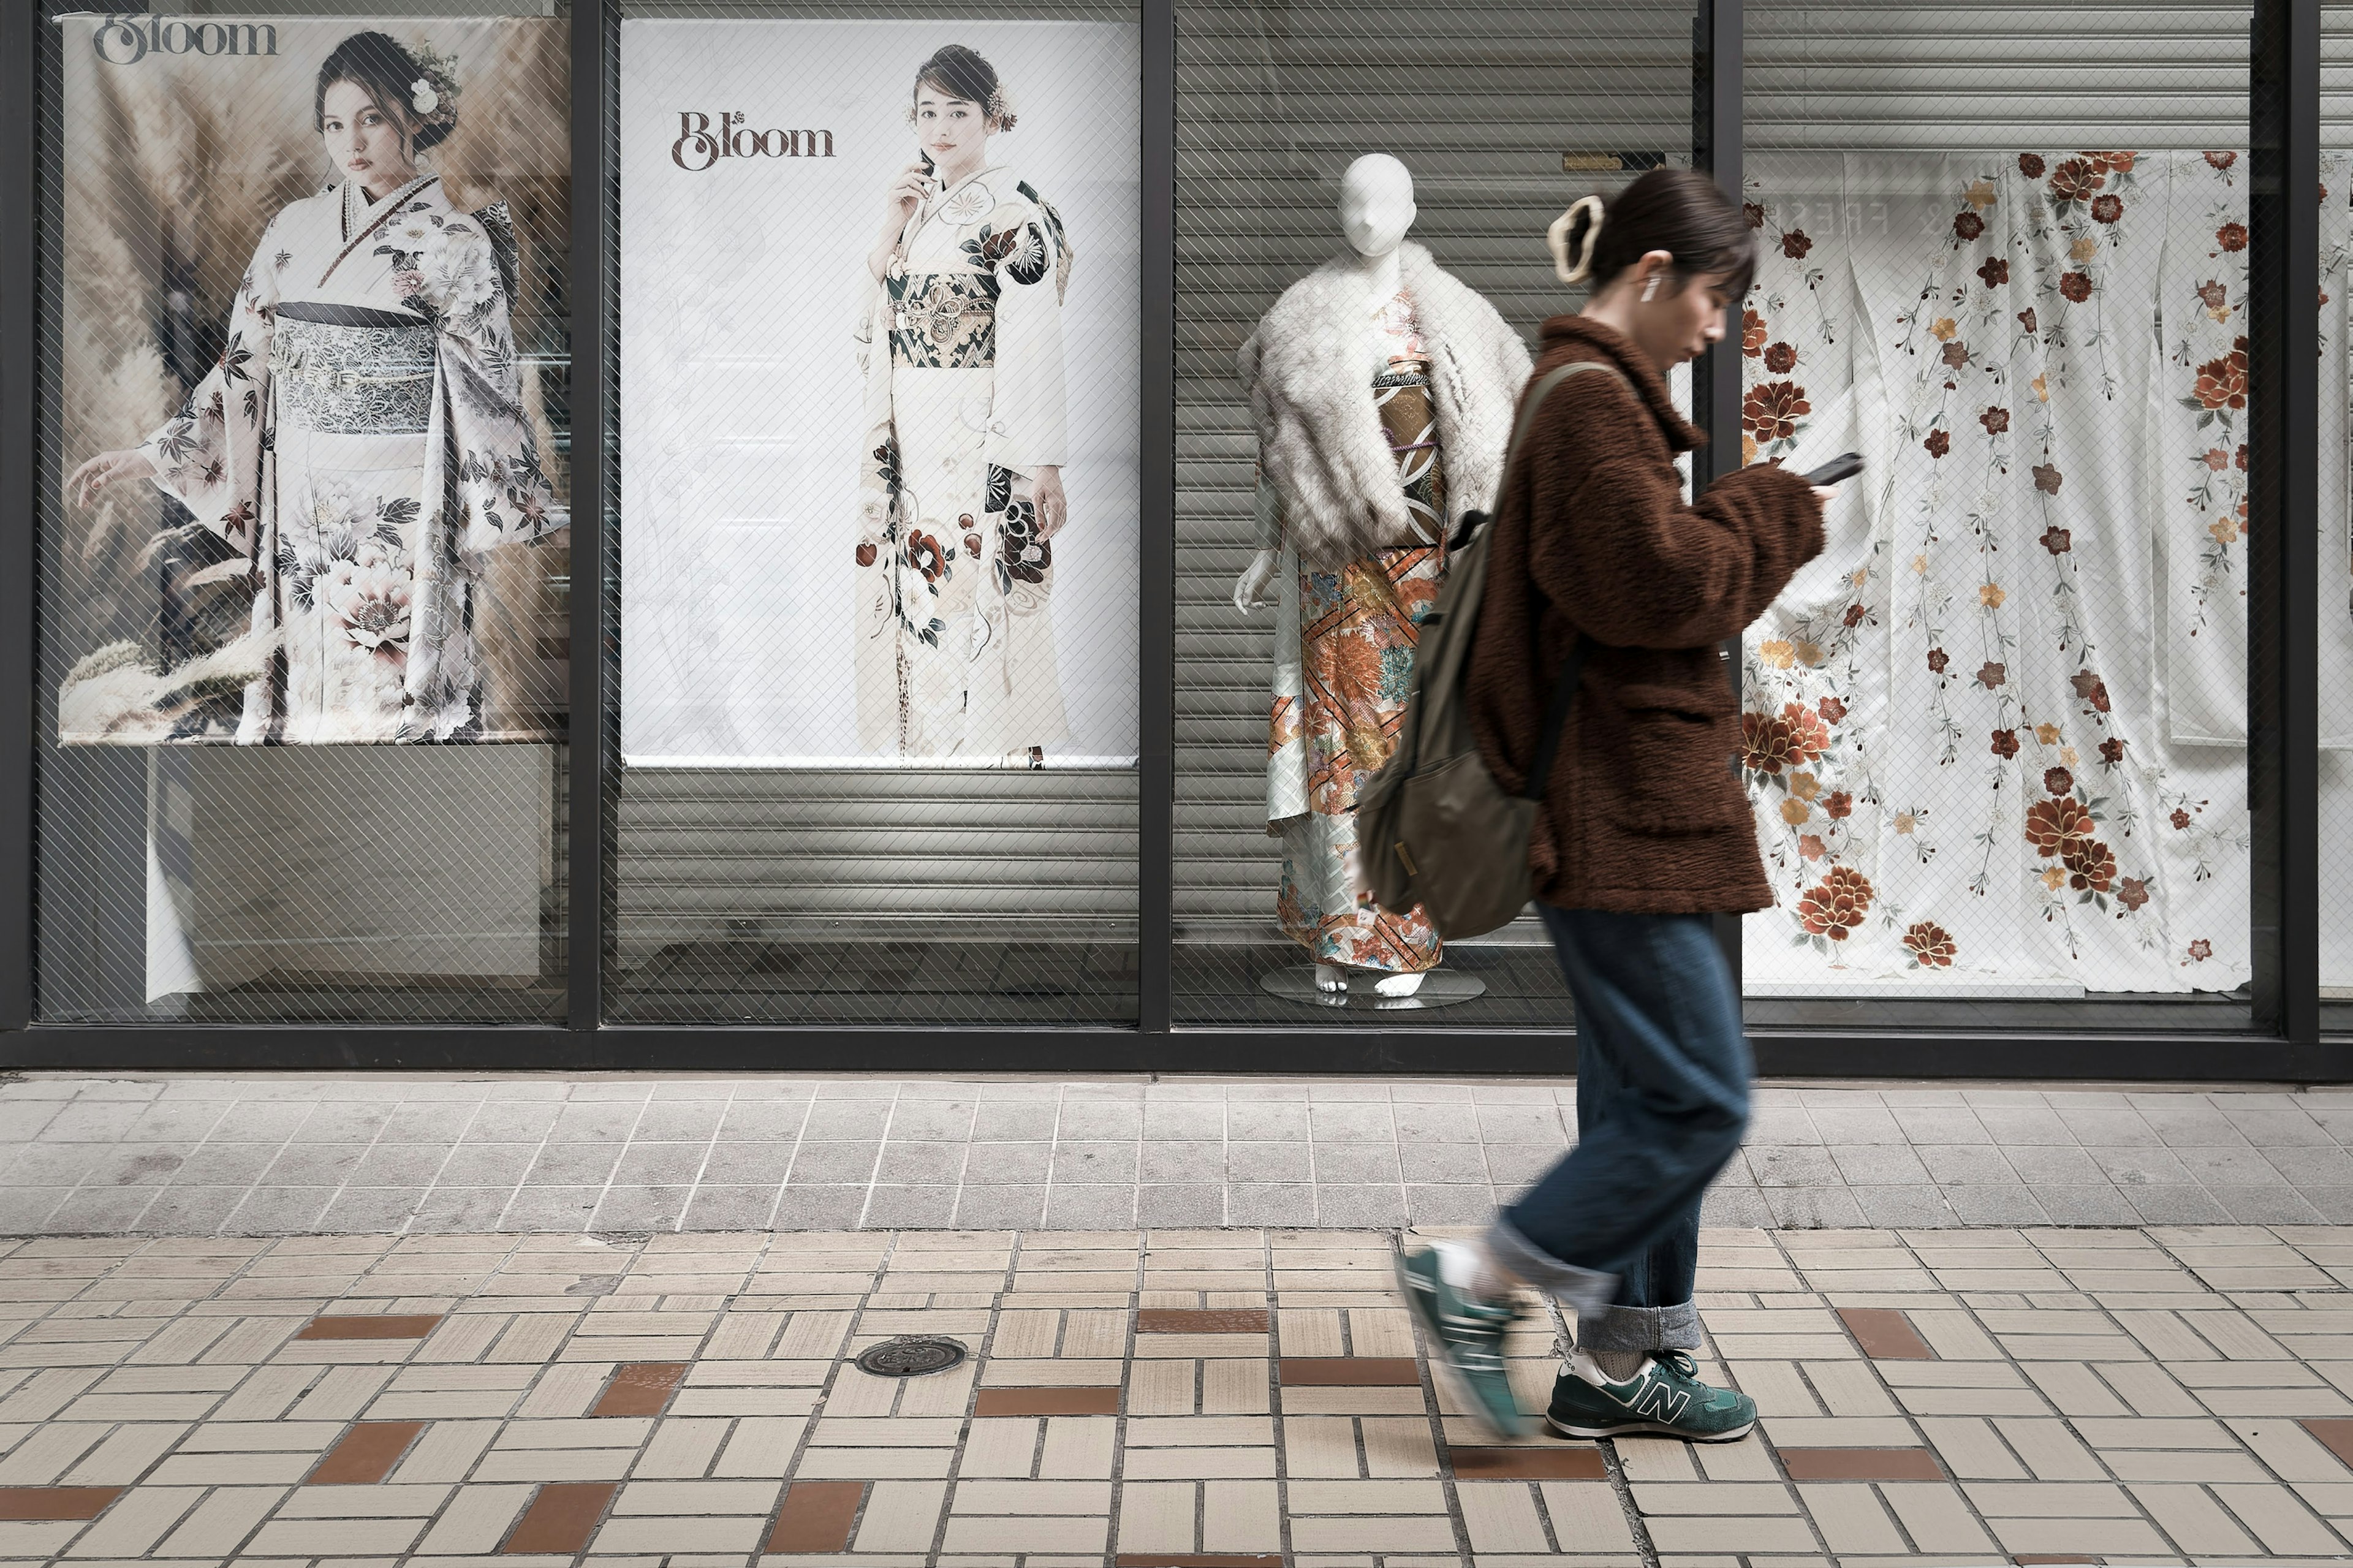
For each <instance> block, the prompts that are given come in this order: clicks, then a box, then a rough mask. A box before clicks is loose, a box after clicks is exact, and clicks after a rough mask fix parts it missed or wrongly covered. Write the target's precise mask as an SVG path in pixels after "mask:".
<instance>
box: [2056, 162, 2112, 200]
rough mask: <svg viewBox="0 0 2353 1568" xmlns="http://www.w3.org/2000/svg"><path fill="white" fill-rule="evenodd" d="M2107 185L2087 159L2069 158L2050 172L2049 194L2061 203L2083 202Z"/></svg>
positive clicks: (2102, 175)
mask: <svg viewBox="0 0 2353 1568" xmlns="http://www.w3.org/2000/svg"><path fill="white" fill-rule="evenodd" d="M2107 183H2108V177H2107V176H2106V175H2105V174H2102V173H2100V171H2099V168H2098V166H2097V165H2095V164H2094V163H2093V162H2092V161H2091V160H2090V159H2089V158H2070V159H2068V160H2067V161H2066V162H2065V163H2062V164H2060V165H2059V166H2058V167H2057V168H2055V169H2053V170H2052V171H2051V194H2052V195H2054V196H2056V197H2058V198H2059V199H2060V200H2061V201H2063V202H2084V201H2089V200H2091V199H2092V193H2094V191H2096V190H2098V189H2099V188H2100V187H2101V186H2102V185H2105V184H2107Z"/></svg>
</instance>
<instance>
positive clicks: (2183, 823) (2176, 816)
mask: <svg viewBox="0 0 2353 1568" xmlns="http://www.w3.org/2000/svg"><path fill="white" fill-rule="evenodd" d="M2171 820H2172V823H2173V826H2174V828H2175V829H2176V831H2185V830H2187V829H2188V828H2189V812H2188V810H2186V809H2185V808H2183V807H2181V806H2178V805H2177V806H2175V807H2174V808H2173V816H2172V819H2171Z"/></svg>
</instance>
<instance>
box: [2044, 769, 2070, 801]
mask: <svg viewBox="0 0 2353 1568" xmlns="http://www.w3.org/2000/svg"><path fill="white" fill-rule="evenodd" d="M2042 787H2043V788H2044V789H2046V790H2049V791H2050V792H2051V793H2052V795H2065V794H2066V793H2067V792H2068V791H2069V790H2072V789H2073V788H2074V787H2075V775H2074V774H2073V773H2069V772H2068V771H2067V770H2066V769H2065V768H2045V769H2043V770H2042Z"/></svg>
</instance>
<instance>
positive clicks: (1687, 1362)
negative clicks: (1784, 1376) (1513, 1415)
mask: <svg viewBox="0 0 2353 1568" xmlns="http://www.w3.org/2000/svg"><path fill="white" fill-rule="evenodd" d="M1698 1373H1699V1363H1697V1362H1695V1361H1694V1360H1692V1358H1691V1352H1688V1351H1662V1352H1659V1353H1658V1354H1657V1355H1656V1356H1655V1357H1653V1358H1652V1359H1651V1361H1650V1362H1649V1363H1646V1364H1645V1365H1644V1366H1643V1368H1642V1370H1641V1371H1640V1372H1638V1373H1635V1374H1634V1375H1633V1376H1631V1377H1630V1378H1628V1379H1627V1380H1626V1381H1625V1382H1623V1383H1612V1382H1610V1381H1609V1376H1608V1374H1606V1373H1603V1372H1602V1370H1601V1368H1600V1367H1599V1366H1598V1365H1596V1364H1595V1363H1594V1360H1593V1357H1592V1356H1591V1355H1589V1354H1588V1353H1587V1352H1584V1351H1582V1350H1580V1351H1578V1352H1576V1353H1575V1354H1574V1355H1572V1356H1570V1357H1569V1360H1568V1365H1567V1366H1566V1367H1564V1368H1562V1369H1561V1373H1560V1376H1559V1378H1558V1379H1557V1380H1556V1381H1555V1383H1554V1384H1553V1385H1552V1407H1551V1408H1550V1409H1548V1410H1546V1412H1545V1425H1546V1426H1549V1427H1551V1428H1552V1429H1553V1430H1554V1431H1556V1432H1557V1433H1559V1434H1560V1435H1561V1436H1564V1437H1622V1436H1630V1435H1635V1434H1646V1435H1651V1436H1662V1437H1681V1438H1683V1440H1684V1441H1686V1442H1691V1443H1730V1442H1734V1441H1736V1440H1737V1439H1739V1438H1742V1437H1746V1436H1748V1432H1749V1428H1751V1427H1753V1426H1756V1425H1757V1402H1756V1401H1755V1400H1753V1399H1751V1398H1749V1397H1748V1395H1746V1394H1742V1393H1741V1392H1739V1391H1738V1390H1737V1389H1731V1388H1711V1387H1709V1386H1708V1385H1707V1384H1704V1383H1702V1382H1701V1381H1700V1380H1699V1375H1698Z"/></svg>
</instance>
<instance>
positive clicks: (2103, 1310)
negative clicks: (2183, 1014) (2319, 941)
mask: <svg viewBox="0 0 2353 1568" xmlns="http://www.w3.org/2000/svg"><path fill="white" fill-rule="evenodd" d="M1396 1242H1397V1238H1396V1237H1395V1236H1394V1235H1393V1234H1390V1233H1384V1232H1378V1231H1312V1232H1282V1231H1275V1232H1260V1231H1252V1230H1202V1231H1158V1232H1150V1233H1145V1234H1144V1235H1142V1236H1139V1235H1138V1234H1137V1233H1134V1232H1132V1231H1129V1232H1109V1231H1105V1232H1057V1233H1033V1234H1028V1235H1022V1234H1016V1233H1012V1232H1002V1231H998V1232H961V1233H959V1232H907V1233H898V1234H892V1233H888V1232H875V1231H864V1232H836V1233H824V1234H800V1235H774V1236H772V1235H767V1234H702V1235H662V1236H657V1237H653V1238H652V1239H650V1240H638V1239H612V1238H596V1237H575V1236H523V1237H514V1236H503V1237H491V1236H464V1235H453V1236H433V1237H405V1238H401V1237H289V1238H281V1239H277V1240H242V1239H231V1238H164V1239H154V1240H141V1239H135V1238H121V1239H89V1238H82V1239H75V1238H66V1237H48V1238H36V1239H30V1240H26V1241H22V1242H17V1243H8V1244H0V1246H5V1251H0V1558H5V1559H8V1560H13V1561H26V1560H29V1561H60V1562H65V1563H76V1564H98V1563H111V1562H132V1561H142V1562H150V1561H152V1562H157V1563H174V1564H179V1565H182V1568H198V1565H200V1564H218V1563H239V1564H261V1563H269V1564H273V1565H279V1568H291V1565H292V1564H296V1563H318V1564H320V1565H321V1568H324V1565H326V1564H330V1563H333V1564H353V1565H356V1564H360V1563H366V1564H371V1565H380V1568H391V1565H393V1564H396V1563H452V1564H454V1563H458V1562H460V1561H463V1560H468V1559H479V1560H481V1561H482V1562H483V1563H485V1564H488V1563H493V1562H495V1563H506V1564H514V1565H517V1568H555V1565H557V1564H568V1563H575V1562H583V1561H585V1562H586V1563H591V1564H596V1565H597V1568H624V1565H625V1564H626V1565H628V1568H658V1565H659V1564H661V1563H663V1562H664V1561H665V1559H666V1560H667V1563H669V1564H670V1568H720V1565H722V1564H725V1565H727V1568H784V1565H786V1564H818V1563H860V1564H870V1565H873V1568H884V1565H893V1564H904V1565H910V1568H912V1565H914V1564H928V1563H941V1564H972V1565H975V1568H977V1565H979V1564H984V1563H986V1564H1004V1565H1007V1568H1012V1565H1014V1564H1029V1565H1038V1568H1043V1565H1046V1564H1054V1565H1058V1568H1078V1565H1080V1564H1085V1565H1087V1568H1105V1565H1107V1564H1117V1565H1122V1568H1151V1565H1156V1564H1172V1565H1173V1564H1181V1563H1230V1564H1236V1565H1240V1564H1260V1563H1265V1564H1272V1563H1294V1564H1303V1565H1315V1568H1341V1565H1343V1564H1347V1565H1352V1568H1353V1565H1364V1568H1371V1565H1373V1564H1382V1565H1385V1568H1408V1565H1411V1568H1436V1565H1438V1564H1449V1565H1456V1568H1460V1565H1465V1564H1471V1565H1476V1568H1515V1565H1521V1564H1528V1563H1536V1562H1553V1561H1567V1562H1576V1563H1587V1564H1590V1565H1593V1568H1599V1565H1601V1564H1605V1563H1606V1564H1624V1565H1628V1568H1632V1565H1637V1564H1647V1563H1658V1564H1661V1565H1663V1568H1702V1565H1706V1568H1735V1565H1736V1564H1737V1563H1741V1562H1743V1561H1744V1560H1745V1561H1746V1562H1747V1563H1752V1564H1768V1563H1769V1564H1783V1565H1794V1564H1799V1563H1809V1564H1820V1563H1831V1562H1835V1563H1841V1564H1847V1565H1858V1564H1868V1563H1931V1562H1942V1563H1959V1562H1967V1563H1987V1562H2011V1561H2015V1562H2021V1563H2024V1562H2035V1561H2042V1562H2065V1561H2093V1560H2097V1559H2101V1558H2105V1560H2106V1561H2107V1562H2109V1563H2131V1562H2150V1563H2212V1562H2220V1561H2245V1560H2248V1559H2252V1558H2265V1559H2268V1558H2271V1557H2277V1558H2280V1559H2282V1560H2304V1561H2313V1560H2327V1559H2328V1558H2331V1557H2342V1556H2344V1555H2347V1554H2348V1551H2353V1548H2348V1538H2353V1468H2349V1467H2353V1401H2348V1398H2347V1396H2346V1393H2345V1392H2344V1391H2345V1390H2346V1389H2347V1388H2348V1387H2353V1307H2348V1297H2347V1294H2346V1289H2345V1287H2346V1282H2347V1281H2348V1279H2353V1229H2344V1228H2333V1227H2309V1228H2292V1227H2278V1228H2274V1229H2264V1228H2258V1227H2214V1228H2186V1229H2152V1230H2147V1231H2140V1230H2047V1231H2014V1230H1982V1231H1913V1232H1893V1231H1808V1232H1783V1233H1768V1232H1763V1231H1753V1230H1711V1231H1709V1232H1708V1233H1707V1234H1706V1236H1705V1237H1704V1259H1703V1265H1702V1268H1703V1272H1702V1279H1701V1284H1702V1288H1703V1290H1704V1295H1703V1296H1702V1304H1703V1306H1704V1309H1705V1311H1706V1321H1707V1324H1708V1327H1709V1330H1710V1331H1711V1333H1712V1334H1713V1335H1714V1340H1713V1343H1712V1347H1711V1355H1712V1357H1713V1360H1712V1361H1711V1362H1710V1363H1709V1364H1708V1365H1707V1367H1706V1368H1705V1369H1704V1370H1705V1371H1706V1372H1707V1373H1709V1374H1710V1375H1713V1376H1715V1377H1719V1378H1722V1377H1729V1378H1730V1379H1731V1380H1733V1381H1735V1382H1736V1383H1737V1384H1739V1385H1740V1386H1742V1387H1744V1388H1746V1389H1747V1390H1748V1391H1749V1392H1751V1393H1752V1394H1755V1395H1756V1396H1757V1400H1758V1402H1759V1403H1760V1405H1762V1406H1763V1409H1764V1412H1765V1419H1764V1421H1763V1422H1762V1424H1761V1426H1760V1430H1759V1435H1757V1436H1752V1437H1750V1438H1748V1439H1746V1440H1745V1441H1743V1442H1741V1443H1738V1444H1734V1445H1726V1446H1724V1447H1714V1448H1700V1449H1693V1448H1687V1447H1683V1445H1680V1444H1675V1443H1670V1442H1663V1441H1658V1440H1630V1441H1623V1442H1619V1443H1617V1444H1614V1445H1611V1444H1602V1445H1593V1444H1578V1443H1566V1442H1560V1441H1557V1440H1554V1439H1550V1438H1537V1439H1532V1440H1529V1441H1526V1442H1525V1443H1520V1444H1515V1445H1503V1444H1496V1443H1493V1442H1492V1441H1490V1440H1488V1439H1487V1438H1485V1437H1484V1436H1482V1434H1481V1433H1480V1432H1479V1431H1478V1430H1477V1429H1476V1428H1475V1427H1473V1426H1472V1425H1471V1424H1470V1423H1469V1422H1468V1421H1467V1420H1465V1419H1464V1417H1463V1416H1462V1415H1461V1413H1460V1412H1459V1411H1457V1410H1455V1409H1454V1408H1452V1407H1451V1406H1450V1405H1448V1403H1447V1402H1446V1399H1445V1398H1444V1396H1443V1395H1441V1394H1434V1393H1433V1390H1432V1386H1431V1383H1430V1375H1429V1369H1428V1367H1427V1365H1426V1364H1425V1363H1424V1362H1423V1361H1422V1360H1420V1359H1419V1352H1418V1350H1417V1347H1416V1345H1415V1342H1414V1338H1413V1335H1412V1333H1411V1331H1410V1329H1409V1323H1408V1320H1407V1318H1406V1315H1405V1313H1404V1312H1403V1311H1402V1310H1400V1309H1399V1308H1398V1306H1397V1305H1396V1304H1395V1302H1394V1300H1393V1299H1392V1298H1391V1296H1390V1294H1389V1292H1388V1267H1389V1255H1390V1252H1391V1249H1392V1248H1393V1247H1394V1246H1395V1245H1396ZM910 1333H934V1334H944V1335H949V1336H952V1337H954V1338H955V1339H956V1340H958V1341H961V1342H964V1343H965V1345H967V1346H969V1347H970V1349H971V1351H972V1352H973V1359H972V1360H971V1361H969V1362H967V1363H965V1365H963V1366H961V1367H958V1368H956V1369H955V1370H953V1371H949V1372H946V1373H937V1374H934V1375H931V1376H927V1377H919V1378H913V1379H909V1380H905V1381H895V1380H889V1379H884V1378H880V1377H876V1376H872V1375H869V1374H868V1373H863V1372H860V1371H859V1370H857V1369H856V1368H855V1367H852V1366H850V1365H849V1364H847V1363H846V1361H845V1358H846V1357H848V1356H850V1355H853V1354H855V1353H856V1352H859V1351H860V1350H862V1349H864V1348H866V1347H867V1346H869V1345H870V1344H871V1343H874V1342H877V1341H879V1340H881V1339H884V1338H888V1337H891V1336H895V1335H902V1334H910ZM1514 1351H1515V1352H1516V1354H1517V1356H1518V1357H1519V1358H1520V1359H1518V1360H1517V1362H1516V1363H1515V1368H1514V1370H1515V1373H1516V1374H1517V1377H1518V1381H1519V1382H1520V1384H1521V1387H1522V1390H1523V1396H1524V1401H1525V1402H1526V1403H1528V1404H1531V1405H1534V1404H1538V1403H1540V1402H1541V1400H1542V1399H1543V1397H1544V1394H1545V1391H1546V1388H1547V1386H1548V1384H1549V1380H1550V1375H1551V1360H1550V1354H1551V1331H1550V1329H1549V1327H1548V1326H1547V1325H1546V1322H1545V1321H1544V1320H1543V1319H1542V1318H1541V1317H1540V1316H1539V1317H1535V1318H1532V1319H1531V1320H1529V1321H1528V1323H1527V1325H1526V1331H1525V1333H1523V1334H1521V1335H1520V1336H1518V1337H1517V1340H1516V1342H1515V1344H1514Z"/></svg>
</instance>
